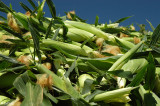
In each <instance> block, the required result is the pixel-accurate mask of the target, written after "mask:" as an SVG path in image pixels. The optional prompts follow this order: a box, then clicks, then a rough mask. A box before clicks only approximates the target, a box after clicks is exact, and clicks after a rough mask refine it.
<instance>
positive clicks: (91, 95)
mask: <svg viewBox="0 0 160 106" xmlns="http://www.w3.org/2000/svg"><path fill="white" fill-rule="evenodd" d="M103 92H104V91H101V90H95V91H94V92H93V93H91V94H90V95H88V96H87V97H85V100H86V101H90V100H92V99H93V98H94V96H96V95H98V94H100V93H103Z"/></svg>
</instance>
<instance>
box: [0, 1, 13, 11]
mask: <svg viewBox="0 0 160 106" xmlns="http://www.w3.org/2000/svg"><path fill="white" fill-rule="evenodd" d="M0 7H1V8H2V9H3V10H4V11H3V12H5V13H8V12H11V13H13V10H12V9H10V8H9V7H8V6H7V5H5V4H4V3H3V2H2V1H0Z"/></svg>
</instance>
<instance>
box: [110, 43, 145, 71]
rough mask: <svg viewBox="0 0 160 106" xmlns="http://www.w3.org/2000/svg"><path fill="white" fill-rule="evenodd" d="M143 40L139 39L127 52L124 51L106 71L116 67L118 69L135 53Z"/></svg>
mask: <svg viewBox="0 0 160 106" xmlns="http://www.w3.org/2000/svg"><path fill="white" fill-rule="evenodd" d="M143 42H144V41H141V42H140V43H139V44H137V45H136V46H135V47H133V48H132V49H130V50H129V51H128V52H127V53H125V54H124V55H123V56H122V57H121V58H119V59H118V60H117V61H116V62H115V63H114V64H113V65H112V67H111V68H110V69H109V70H108V71H113V70H116V69H117V67H118V69H120V68H121V67H122V66H123V65H124V64H125V63H127V62H128V60H129V59H130V58H131V57H132V56H133V55H134V53H136V51H137V50H138V49H139V48H140V47H141V45H142V44H143Z"/></svg>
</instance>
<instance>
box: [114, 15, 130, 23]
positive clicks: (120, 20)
mask: <svg viewBox="0 0 160 106" xmlns="http://www.w3.org/2000/svg"><path fill="white" fill-rule="evenodd" d="M131 17H133V16H129V17H124V18H121V19H119V20H117V21H115V22H114V23H121V22H123V21H125V20H127V19H129V18H131Z"/></svg>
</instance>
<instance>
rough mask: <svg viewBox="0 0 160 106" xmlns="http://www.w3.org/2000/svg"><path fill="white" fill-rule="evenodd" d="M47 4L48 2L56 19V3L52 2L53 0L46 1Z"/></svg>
mask: <svg viewBox="0 0 160 106" xmlns="http://www.w3.org/2000/svg"><path fill="white" fill-rule="evenodd" d="M46 2H47V5H48V7H49V10H50V12H51V15H52V17H53V18H56V8H55V6H54V3H53V2H52V0H46Z"/></svg>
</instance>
